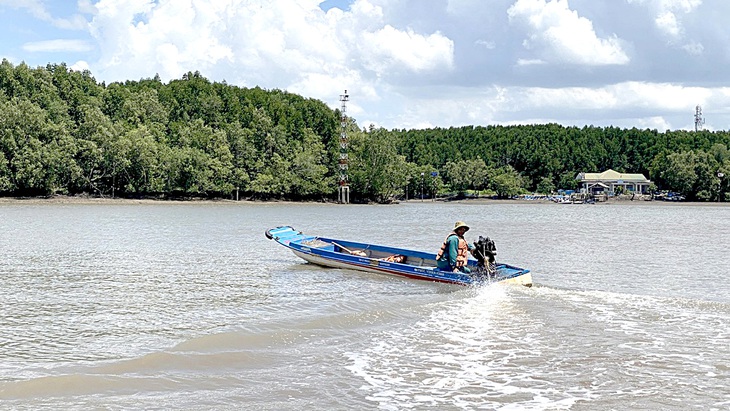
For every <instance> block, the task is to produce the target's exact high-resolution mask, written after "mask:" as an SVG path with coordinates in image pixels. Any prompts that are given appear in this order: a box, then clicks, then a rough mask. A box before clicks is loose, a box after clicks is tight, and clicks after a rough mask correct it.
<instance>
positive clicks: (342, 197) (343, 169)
mask: <svg viewBox="0 0 730 411" xmlns="http://www.w3.org/2000/svg"><path fill="white" fill-rule="evenodd" d="M349 100H350V96H349V95H348V94H347V90H345V94H340V102H341V103H342V107H341V109H340V126H341V130H340V161H339V167H340V183H339V186H338V187H337V202H339V203H340V204H349V203H350V185H349V183H348V176H347V169H348V160H349V159H348V156H347V146H348V141H347V102H348V101H349Z"/></svg>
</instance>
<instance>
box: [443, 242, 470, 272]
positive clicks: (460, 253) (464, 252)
mask: <svg viewBox="0 0 730 411" xmlns="http://www.w3.org/2000/svg"><path fill="white" fill-rule="evenodd" d="M452 235H455V236H457V237H458V238H459V245H458V247H457V249H456V267H457V268H458V267H465V266H466V263H467V261H469V245H468V244H467V243H466V240H464V237H459V235H458V234H456V233H451V234H449V235H447V236H446V239H445V240H444V243H443V244H441V249H440V250H439V252H438V254H436V260H437V261H438V260H440V259H441V257H443V256H444V254H445V253H446V247H448V241H449V238H450V237H451V236H452Z"/></svg>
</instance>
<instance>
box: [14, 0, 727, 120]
mask: <svg viewBox="0 0 730 411" xmlns="http://www.w3.org/2000/svg"><path fill="white" fill-rule="evenodd" d="M729 20H730V2H728V1H727V0H488V1H487V0H418V1H416V0H326V1H321V0H157V1H153V0H78V1H73V0H71V1H59V0H55V1H52V0H0V33H1V35H0V55H1V56H2V58H6V59H8V60H10V61H11V62H12V63H14V64H19V63H20V62H25V63H27V64H28V65H30V66H33V67H35V66H45V65H46V64H47V63H61V62H65V63H67V64H68V65H69V66H70V67H72V68H74V69H78V70H84V69H88V70H90V71H91V72H92V74H93V75H94V76H95V77H96V79H97V80H99V81H105V82H107V83H109V82H112V81H124V80H130V79H131V80H138V79H140V78H150V77H153V76H155V74H159V75H160V77H161V78H162V79H163V81H169V80H172V79H176V78H180V77H181V76H182V75H183V74H184V73H185V72H187V71H196V70H198V71H200V72H201V73H202V74H203V75H204V76H206V77H207V78H209V79H210V80H213V81H223V80H225V81H226V82H228V83H229V84H236V85H240V86H245V87H254V86H260V87H263V88H267V89H273V88H278V89H285V90H289V91H291V92H294V93H298V94H302V95H304V96H307V97H313V98H318V99H321V100H323V101H325V102H326V103H327V104H329V105H330V106H331V107H333V108H335V107H339V102H338V97H339V95H340V94H342V92H343V90H345V89H347V90H348V93H349V94H350V103H349V105H348V113H349V114H350V115H352V116H353V117H355V119H356V120H357V121H358V124H359V125H361V126H363V127H366V126H368V125H370V124H373V125H376V126H382V127H386V128H425V127H435V126H439V127H451V126H462V125H490V124H503V125H507V124H534V123H548V122H552V123H559V124H563V125H567V126H578V127H583V126H587V125H595V126H617V127H622V128H631V127H637V128H642V129H643V128H650V129H657V130H659V131H664V130H667V129H671V130H676V129H693V128H694V117H693V115H694V112H695V107H696V106H697V105H701V107H702V109H703V113H704V117H705V119H706V123H705V127H706V128H707V129H711V130H728V129H730V70H727V67H729V66H730V29H728V28H727V27H728V25H727V21H729Z"/></svg>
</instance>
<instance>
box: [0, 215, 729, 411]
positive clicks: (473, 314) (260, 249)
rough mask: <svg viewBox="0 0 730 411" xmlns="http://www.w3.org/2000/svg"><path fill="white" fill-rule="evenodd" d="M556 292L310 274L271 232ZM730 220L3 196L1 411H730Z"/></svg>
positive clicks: (324, 270)
mask: <svg viewBox="0 0 730 411" xmlns="http://www.w3.org/2000/svg"><path fill="white" fill-rule="evenodd" d="M456 220H464V221H466V222H467V223H468V224H469V225H470V226H471V230H470V231H469V232H468V233H467V234H466V237H467V239H468V240H475V239H476V237H478V236H479V235H485V236H489V237H491V238H492V239H494V240H495V243H496V245H497V250H498V256H497V257H498V261H501V262H505V263H509V264H513V265H517V266H520V267H526V268H529V269H531V271H532V273H533V279H534V282H535V286H534V287H532V288H526V287H510V286H500V285H489V286H484V287H481V288H464V289H460V290H456V291H454V290H452V289H446V288H444V287H443V286H439V285H436V284H433V283H428V282H421V281H415V280H407V279H399V278H393V277H387V276H379V275H376V274H368V273H362V272H356V271H350V270H337V269H327V268H320V267H317V266H313V265H310V264H306V263H304V262H303V261H302V260H300V259H298V258H297V257H296V256H294V255H293V254H292V253H291V252H290V251H288V250H286V249H285V248H283V247H281V246H279V245H277V244H276V243H275V242H273V241H269V240H267V239H266V237H265V236H264V231H265V230H266V229H268V228H272V227H275V226H279V225H291V226H293V227H295V228H296V229H299V230H302V231H304V232H306V233H312V234H317V235H322V236H326V237H334V238H343V239H352V240H358V241H363V242H372V243H381V244H389V245H394V246H401V247H405V248H413V249H423V250H432V251H434V252H435V251H436V250H437V249H438V247H439V246H440V243H441V242H442V241H443V238H444V237H445V235H446V234H447V233H448V231H449V230H450V228H451V227H452V226H453V224H454V222H455V221H456ZM728 234H730V207H727V206H725V205H724V204H722V205H711V204H705V205H695V204H665V203H662V204H659V203H649V202H641V203H639V202H635V203H631V204H621V205H619V204H599V205H558V204H531V203H511V202H487V203H480V202H464V203H440V202H436V203H432V202H418V201H416V202H409V203H403V204H398V205H388V206H374V205H347V206H342V205H334V204H297V203H294V204H292V203H248V202H241V203H235V202H200V203H197V202H191V203H165V202H161V203H147V202H142V203H134V202H129V203H125V202H121V203H120V202H109V203H101V204H96V203H94V204H84V203H78V204H77V203H70V204H64V203H55V202H49V203H38V202H22V201H20V202H5V203H0V250H2V259H0V312H1V313H2V316H1V317H0V408H3V409H32V410H36V409H65V410H71V409H79V410H81V409H83V410H86V409H255V410H259V411H260V410H302V409H317V410H319V409H326V410H351V409H380V410H402V409H418V410H470V409H487V410H491V409H494V410H592V411H593V410H619V409H641V410H690V409H696V410H728V409H730V388H729V387H730V294H728V289H729V287H728V286H729V285H730V264H728V262H727V258H728V257H727V255H728V252H727V250H728V245H729V243H730V242H729V241H728Z"/></svg>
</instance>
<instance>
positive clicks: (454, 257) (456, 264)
mask: <svg viewBox="0 0 730 411" xmlns="http://www.w3.org/2000/svg"><path fill="white" fill-rule="evenodd" d="M467 231H469V226H468V225H466V223H465V222H463V221H457V222H456V224H454V231H452V232H451V233H449V235H448V236H447V237H446V240H444V243H443V244H442V245H441V249H440V250H439V252H438V254H436V266H437V267H438V269H439V270H441V271H461V272H463V273H469V272H471V270H470V269H469V268H468V267H467V266H466V263H467V261H468V260H469V252H471V251H472V249H473V248H474V247H473V246H472V245H470V244H469V243H467V242H466V240H465V239H464V233H466V232H467Z"/></svg>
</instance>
